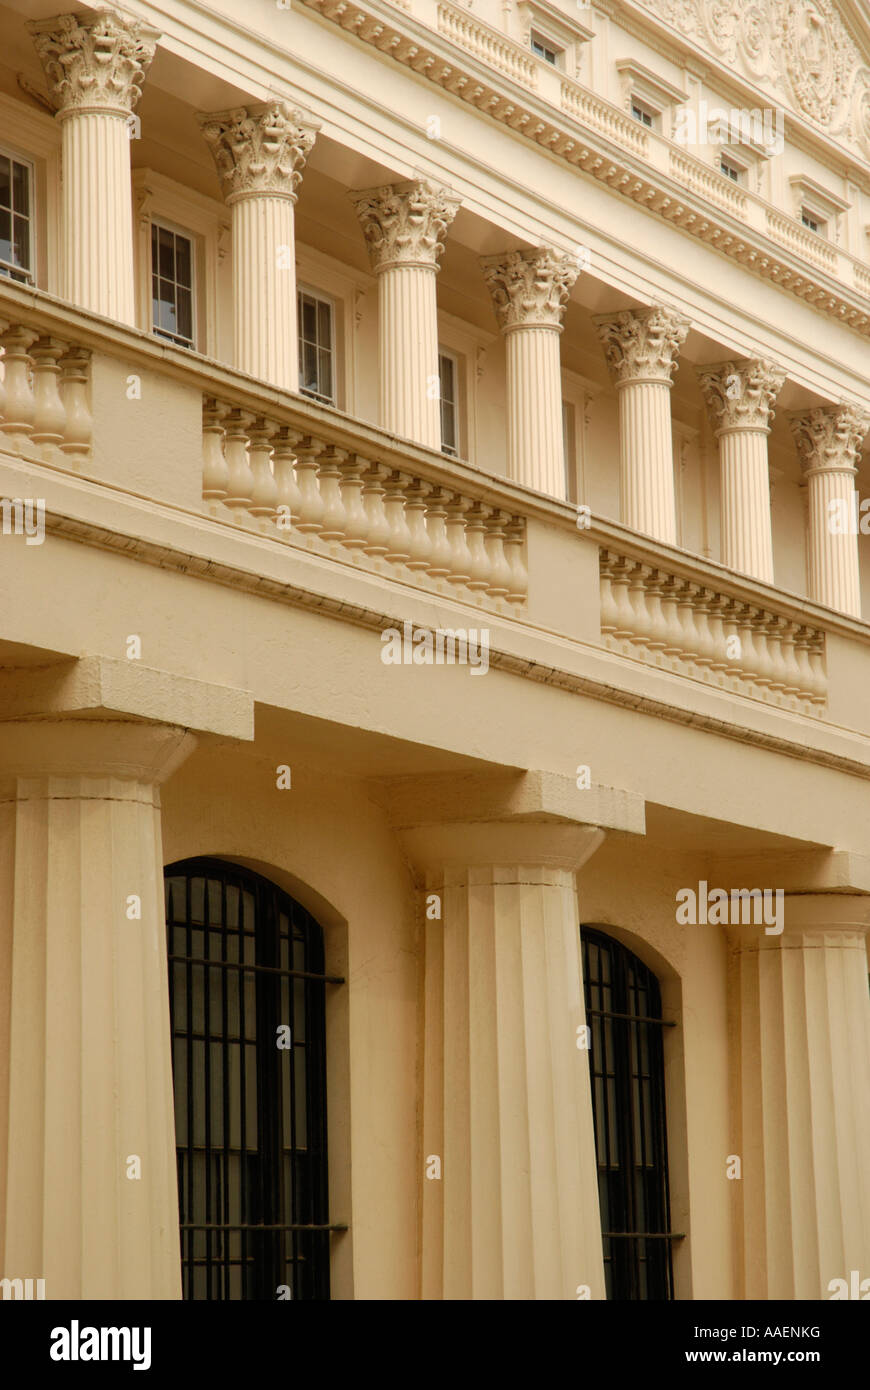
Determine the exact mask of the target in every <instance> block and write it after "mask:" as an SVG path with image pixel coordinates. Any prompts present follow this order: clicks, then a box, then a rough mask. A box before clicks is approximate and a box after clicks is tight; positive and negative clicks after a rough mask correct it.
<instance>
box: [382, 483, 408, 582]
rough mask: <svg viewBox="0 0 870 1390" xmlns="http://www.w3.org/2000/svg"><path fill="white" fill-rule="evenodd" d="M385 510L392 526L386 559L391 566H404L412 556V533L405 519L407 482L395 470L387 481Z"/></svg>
mask: <svg viewBox="0 0 870 1390" xmlns="http://www.w3.org/2000/svg"><path fill="white" fill-rule="evenodd" d="M384 510H385V512H386V514H387V521H388V522H389V526H390V541H389V547H388V549H387V554H386V559H387V560H388V561H389V562H390V564H391V565H403V564H404V563H405V561H406V560H408V559H409V558H410V555H411V531H410V528H409V526H408V522H407V520H406V519H405V480H404V478H403V477H402V475H401V473H400V472H399V471H398V470H397V469H395V468H394V469H393V470H392V472H391V473H390V476H389V478H388V479H387V489H386V496H385V498H384Z"/></svg>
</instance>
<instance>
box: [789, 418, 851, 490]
mask: <svg viewBox="0 0 870 1390" xmlns="http://www.w3.org/2000/svg"><path fill="white" fill-rule="evenodd" d="M789 424H790V425H791V429H792V433H793V435H794V440H795V445H796V447H797V451H798V456H799V458H800V463H801V468H802V470H803V472H804V475H806V474H808V473H811V472H837V473H843V472H849V473H854V472H855V471H856V469H857V465H858V458H859V456H860V452H861V444H862V442H863V440H864V438H865V437H866V435H867V433H868V431H870V413H868V412H867V411H866V410H864V409H863V407H861V406H859V405H855V404H853V403H852V402H849V401H846V402H843V404H841V405H832V406H818V407H816V408H815V409H814V410H808V411H804V412H802V413H799V412H795V413H794V414H792V415H791V416H790V417H789Z"/></svg>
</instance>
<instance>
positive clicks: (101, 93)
mask: <svg viewBox="0 0 870 1390" xmlns="http://www.w3.org/2000/svg"><path fill="white" fill-rule="evenodd" d="M27 28H28V30H29V32H30V34H31V36H32V38H33V42H34V44H35V45H36V51H37V53H38V54H39V60H40V62H41V63H42V66H43V69H44V70H45V76H46V78H47V80H48V84H49V90H50V92H51V96H52V100H53V103H54V105H55V108H56V110H57V114H58V115H59V116H61V117H63V116H66V115H69V114H71V113H76V112H84V111H94V110H96V111H106V112H113V113H116V114H119V115H122V116H127V115H129V114H130V112H131V111H132V110H133V108H134V107H135V105H136V103H137V101H138V100H139V97H140V96H141V94H142V83H143V81H144V79H145V74H146V72H147V71H148V68H149V66H150V64H151V60H152V58H153V57H154V51H155V48H156V46H157V40H158V39H159V38H160V33H159V30H157V29H154V28H152V27H151V25H150V24H145V23H144V22H143V21H141V20H138V19H132V18H126V17H124V16H122V15H120V14H117V13H116V12H115V11H114V10H95V11H94V12H93V13H92V14H80V15H73V14H64V15H57V16H55V17H54V18H53V19H39V20H32V21H31V22H30V23H29V24H28V25H27Z"/></svg>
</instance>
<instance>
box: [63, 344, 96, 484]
mask: <svg viewBox="0 0 870 1390" xmlns="http://www.w3.org/2000/svg"><path fill="white" fill-rule="evenodd" d="M60 368H61V378H60V395H61V400H62V401H63V404H64V409H65V411H66V425H65V426H64V439H63V443H62V444H61V446H60V449H61V453H63V454H69V455H70V456H71V457H73V458H81V457H83V456H84V455H86V454H88V453H89V452H90V448H91V429H92V421H91V411H90V406H89V405H88V384H89V381H90V374H91V354H90V352H89V351H88V349H87V348H71V349H70V351H69V352H66V353H64V355H63V357H62V358H61V359H60Z"/></svg>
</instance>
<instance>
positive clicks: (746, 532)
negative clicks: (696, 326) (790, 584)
mask: <svg viewBox="0 0 870 1390" xmlns="http://www.w3.org/2000/svg"><path fill="white" fill-rule="evenodd" d="M698 379H699V381H700V384H701V390H702V392H703V394H704V398H705V400H706V402H707V408H708V410H709V412H710V417H711V420H712V421H713V425H714V428H715V429H716V438H717V439H718V441H719V482H720V511H721V528H722V531H721V547H722V555H721V559H722V563H723V564H724V565H727V566H728V568H729V569H733V570H739V571H740V573H741V574H749V575H752V577H753V578H754V579H761V580H763V581H764V582H765V583H767V584H772V583H773V577H774V576H773V527H772V524H771V516H770V470H769V465H768V452H767V440H768V435H769V434H770V426H771V423H772V421H773V416H774V410H773V406H774V402H775V400H776V397H777V396H778V394H779V391H780V389H781V387H782V384H783V382H784V380H785V373H784V372H783V371H782V369H781V368H779V367H777V366H776V364H775V363H773V362H769V361H767V360H765V359H761V358H755V359H751V360H746V361H739V362H720V363H718V364H716V365H715V366H711V367H703V368H700V369H699V370H698Z"/></svg>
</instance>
